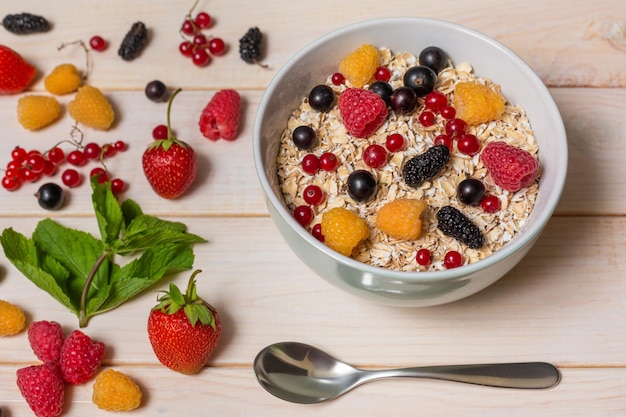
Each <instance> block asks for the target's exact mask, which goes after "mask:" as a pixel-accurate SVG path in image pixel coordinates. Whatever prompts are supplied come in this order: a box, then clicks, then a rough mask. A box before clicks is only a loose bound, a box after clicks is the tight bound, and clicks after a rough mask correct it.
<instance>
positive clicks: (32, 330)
mask: <svg viewBox="0 0 626 417" xmlns="http://www.w3.org/2000/svg"><path fill="white" fill-rule="evenodd" d="M28 342H29V343H30V347H31V348H32V349H33V352H35V356H37V358H39V359H40V360H41V361H43V362H48V361H55V362H56V361H58V360H59V358H60V357H61V348H62V347H63V329H62V328H61V325H60V324H59V323H57V322H56V321H46V320H42V321H35V322H33V323H32V324H31V325H30V326H29V327H28Z"/></svg>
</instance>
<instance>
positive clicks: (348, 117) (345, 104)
mask: <svg viewBox="0 0 626 417" xmlns="http://www.w3.org/2000/svg"><path fill="white" fill-rule="evenodd" d="M339 113H340V114H341V118H342V119H343V124H344V125H345V127H346V129H347V130H348V132H349V133H350V134H351V135H352V136H354V137H357V138H366V137H368V136H370V135H371V134H372V133H374V132H376V131H377V130H378V128H379V127H381V126H382V125H383V123H385V119H387V104H386V103H385V101H384V100H383V99H382V98H381V97H380V96H379V95H378V94H376V93H374V92H372V91H370V90H365V89H362V88H348V89H346V90H344V91H343V93H341V95H340V96H339Z"/></svg>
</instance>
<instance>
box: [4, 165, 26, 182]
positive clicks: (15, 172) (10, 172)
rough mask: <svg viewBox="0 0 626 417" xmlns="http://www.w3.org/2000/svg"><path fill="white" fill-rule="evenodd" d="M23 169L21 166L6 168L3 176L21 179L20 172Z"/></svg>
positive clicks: (21, 172)
mask: <svg viewBox="0 0 626 417" xmlns="http://www.w3.org/2000/svg"><path fill="white" fill-rule="evenodd" d="M23 171H24V170H23V169H21V168H11V169H7V170H6V171H5V173H4V176H5V177H9V178H17V179H19V180H21V179H22V174H23Z"/></svg>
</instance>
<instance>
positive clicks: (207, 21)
mask: <svg viewBox="0 0 626 417" xmlns="http://www.w3.org/2000/svg"><path fill="white" fill-rule="evenodd" d="M196 25H197V26H198V27H199V28H201V29H206V28H208V27H209V26H211V15H209V14H208V13H206V12H200V13H198V14H197V15H196Z"/></svg>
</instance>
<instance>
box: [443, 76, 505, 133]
mask: <svg viewBox="0 0 626 417" xmlns="http://www.w3.org/2000/svg"><path fill="white" fill-rule="evenodd" d="M453 103H454V107H455V108H456V117H458V118H459V119H463V120H464V121H465V122H466V123H467V124H468V125H477V124H480V123H485V122H490V121H492V120H496V119H499V118H500V116H502V113H504V97H502V94H500V93H499V92H497V91H495V90H493V89H491V88H489V87H487V86H485V85H483V84H480V83H477V82H473V81H464V82H460V83H457V85H456V86H455V87H454V98H453Z"/></svg>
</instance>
